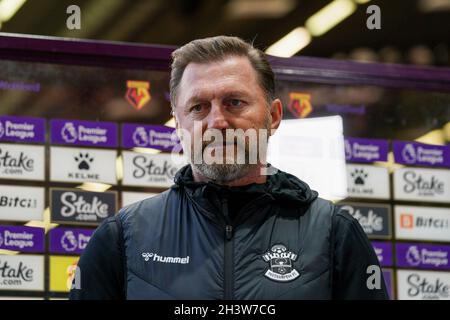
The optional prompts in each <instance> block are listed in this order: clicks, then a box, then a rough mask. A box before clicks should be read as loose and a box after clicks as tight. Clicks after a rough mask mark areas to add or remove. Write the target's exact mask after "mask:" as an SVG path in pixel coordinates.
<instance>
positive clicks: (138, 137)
mask: <svg viewBox="0 0 450 320" xmlns="http://www.w3.org/2000/svg"><path fill="white" fill-rule="evenodd" d="M133 142H134V143H135V144H136V145H137V146H139V147H145V146H147V144H148V138H147V133H146V132H145V129H144V128H143V127H137V128H136V130H135V131H134V132H133Z"/></svg>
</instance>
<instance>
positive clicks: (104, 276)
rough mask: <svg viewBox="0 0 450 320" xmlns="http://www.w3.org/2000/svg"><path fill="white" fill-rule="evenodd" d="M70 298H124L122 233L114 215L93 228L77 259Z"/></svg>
mask: <svg viewBox="0 0 450 320" xmlns="http://www.w3.org/2000/svg"><path fill="white" fill-rule="evenodd" d="M76 272H77V273H79V274H76V276H75V279H76V278H77V277H79V280H80V281H79V282H80V286H79V288H76V286H75V285H74V284H75V283H76V281H75V279H74V281H73V283H72V289H71V291H70V295H69V299H70V300H117V299H123V298H124V289H123V286H124V271H123V258H122V251H121V235H120V233H119V230H118V226H117V223H116V220H115V217H112V218H108V219H107V220H106V221H104V222H103V223H102V224H101V225H100V226H99V227H98V228H97V230H95V232H94V234H93V235H92V238H91V239H90V241H89V243H88V245H87V246H86V249H85V250H84V252H83V254H82V255H81V258H80V260H79V262H78V268H77V270H76Z"/></svg>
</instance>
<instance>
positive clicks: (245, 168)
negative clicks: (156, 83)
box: [175, 56, 281, 183]
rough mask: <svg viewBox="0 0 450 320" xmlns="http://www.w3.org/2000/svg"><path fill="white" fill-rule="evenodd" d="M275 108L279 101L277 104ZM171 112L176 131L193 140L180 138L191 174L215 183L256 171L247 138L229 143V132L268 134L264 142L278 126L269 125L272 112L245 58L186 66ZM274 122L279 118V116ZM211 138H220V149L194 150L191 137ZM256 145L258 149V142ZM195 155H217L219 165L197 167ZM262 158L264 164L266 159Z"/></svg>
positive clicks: (208, 145)
mask: <svg viewBox="0 0 450 320" xmlns="http://www.w3.org/2000/svg"><path fill="white" fill-rule="evenodd" d="M278 103H279V100H278V99H277V101H276V102H275V104H278ZM175 106H176V107H175V119H176V123H177V129H183V131H184V130H185V131H186V132H189V135H190V137H191V139H189V140H190V141H186V139H184V137H181V140H182V143H183V149H184V150H185V151H186V150H187V149H188V148H189V149H190V150H191V165H192V166H193V169H194V170H197V171H198V172H200V173H201V174H202V175H203V176H205V177H206V178H208V179H211V180H214V181H216V182H219V183H220V182H227V181H233V180H236V179H239V178H242V177H244V176H245V175H246V174H247V173H248V172H249V171H250V170H251V168H252V167H254V166H255V165H257V164H255V163H248V162H249V153H251V152H255V151H254V148H251V150H249V139H251V138H248V137H247V138H246V139H245V140H241V142H239V141H238V140H239V139H234V138H233V139H228V140H227V139H226V132H227V131H228V132H229V131H230V129H231V130H236V129H242V130H243V131H244V132H251V131H252V130H253V132H256V133H259V132H260V131H262V130H261V129H266V130H268V131H269V133H268V134H267V137H268V135H270V129H271V128H273V129H275V128H276V127H278V124H279V121H278V119H277V121H276V123H272V114H271V110H272V109H273V108H272V107H273V106H272V105H271V106H269V105H268V102H267V99H266V95H265V93H264V91H263V89H262V88H261V86H260V85H259V82H258V78H257V74H256V71H255V70H254V69H253V67H252V65H251V63H250V61H249V60H248V58H246V57H238V56H230V57H227V58H225V59H224V60H221V61H215V62H211V63H190V64H189V65H188V66H187V67H186V69H185V70H184V73H183V77H182V79H181V82H180V85H179V88H178V92H177V101H175ZM280 106H281V105H280ZM278 107H279V106H278ZM275 109H280V108H275ZM278 112H279V113H280V112H281V110H278ZM275 118H279V117H278V115H276V116H275ZM248 130H250V131H248ZM211 132H215V133H217V132H220V133H221V136H222V137H223V140H222V141H223V143H222V142H221V141H219V143H218V141H216V139H215V138H211V140H209V139H207V140H206V141H205V139H203V140H202V141H203V142H201V144H200V145H201V148H197V149H196V148H195V147H194V143H199V141H196V139H195V138H194V137H195V136H197V137H199V136H201V137H205V136H206V135H208V134H211ZM205 134H206V135H205ZM265 142H267V138H266V141H265ZM256 143H260V142H259V139H257V141H256ZM196 150H197V151H196ZM231 150H233V152H230V151H231ZM199 152H201V153H202V155H203V157H202V159H205V156H206V155H212V156H213V157H214V156H216V158H215V159H217V156H218V155H220V159H221V161H219V162H220V163H211V162H209V163H205V161H201V163H197V161H194V157H198V156H199V155H198V153H199ZM217 152H218V153H217ZM239 152H243V153H244V154H245V163H241V162H239V161H237V155H238V154H239ZM256 152H257V149H256ZM260 156H261V155H260ZM263 157H264V160H265V154H264V155H263ZM197 159H198V158H197ZM206 162H208V161H206ZM258 162H259V161H258Z"/></svg>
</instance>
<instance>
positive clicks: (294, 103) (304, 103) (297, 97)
mask: <svg viewBox="0 0 450 320" xmlns="http://www.w3.org/2000/svg"><path fill="white" fill-rule="evenodd" d="M288 109H289V111H290V112H291V113H292V114H293V115H294V116H295V117H296V118H306V117H307V116H308V115H309V114H310V113H311V112H312V110H313V108H312V105H311V95H310V94H307V93H300V92H291V93H289V105H288Z"/></svg>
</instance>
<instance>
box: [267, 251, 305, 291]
mask: <svg viewBox="0 0 450 320" xmlns="http://www.w3.org/2000/svg"><path fill="white" fill-rule="evenodd" d="M262 257H263V259H264V261H266V262H269V264H270V269H269V270H267V271H266V273H265V274H264V275H265V276H266V277H267V278H269V279H272V280H275V281H280V282H287V281H291V280H294V279H296V278H297V277H298V276H299V275H300V274H299V273H298V271H297V270H295V269H294V267H293V266H292V262H294V261H295V260H297V255H296V254H295V253H293V252H291V251H288V250H287V248H286V247H285V246H284V245H282V244H276V245H274V246H272V248H271V249H270V250H269V251H267V252H266V253H265V254H263V256H262Z"/></svg>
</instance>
